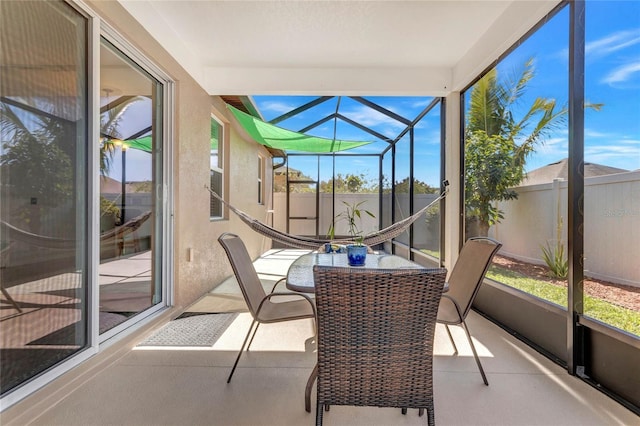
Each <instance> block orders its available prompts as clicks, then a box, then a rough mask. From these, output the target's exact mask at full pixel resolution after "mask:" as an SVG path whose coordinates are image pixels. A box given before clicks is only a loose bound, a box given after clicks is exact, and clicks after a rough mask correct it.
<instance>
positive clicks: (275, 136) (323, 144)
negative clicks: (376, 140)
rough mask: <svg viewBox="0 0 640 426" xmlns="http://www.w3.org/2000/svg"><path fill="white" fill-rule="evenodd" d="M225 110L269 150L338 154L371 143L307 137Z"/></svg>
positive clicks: (238, 112) (233, 110)
mask: <svg viewBox="0 0 640 426" xmlns="http://www.w3.org/2000/svg"><path fill="white" fill-rule="evenodd" d="M227 108H229V110H230V111H231V112H232V113H233V115H234V116H235V117H236V119H237V120H238V123H240V125H241V126H242V127H243V128H244V129H245V130H246V131H247V133H248V134H249V136H251V137H252V138H253V139H254V140H255V141H256V142H258V143H259V144H261V145H264V146H268V147H270V148H275V149H281V150H284V151H301V152H314V153H321V152H338V151H345V150H347V149H352V148H356V147H359V146H362V145H366V144H369V143H371V141H367V142H356V141H342V140H333V139H327V138H320V137H317V136H309V135H305V134H303V133H297V132H293V131H291V130H287V129H283V128H281V127H278V126H274V125H273V124H269V123H265V122H264V121H262V120H260V119H258V118H256V117H253V116H251V115H249V114H246V113H244V112H242V111H240V110H239V109H237V108H234V107H232V106H231V105H227Z"/></svg>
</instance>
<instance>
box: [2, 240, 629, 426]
mask: <svg viewBox="0 0 640 426" xmlns="http://www.w3.org/2000/svg"><path fill="white" fill-rule="evenodd" d="M303 252H304V251H300V250H271V251H268V252H267V253H265V255H263V256H262V257H261V258H259V259H257V260H256V262H255V265H256V269H257V270H258V272H259V273H260V274H261V277H262V278H263V281H264V283H265V287H269V288H270V285H271V284H272V283H273V282H274V281H276V280H277V279H278V278H280V277H281V276H282V275H283V274H285V273H286V271H287V268H288V265H289V264H290V263H291V261H293V259H295V258H296V257H297V256H299V255H300V254H301V253H303ZM238 295H239V289H238V287H237V284H236V283H235V280H234V279H233V278H231V279H228V280H227V281H225V282H224V283H223V284H221V285H220V286H219V287H218V288H216V289H215V290H214V291H213V292H211V293H210V294H208V295H206V296H205V297H204V298H202V299H201V300H200V301H199V302H197V303H196V304H194V305H193V306H192V307H191V308H189V309H187V311H188V312H229V311H231V312H233V311H243V308H242V303H241V302H239V296H238ZM250 321H251V317H250V316H249V314H248V313H246V312H240V313H239V314H238V316H237V317H236V318H235V320H234V321H233V323H231V325H230V326H229V327H228V328H227V329H226V331H225V332H224V333H223V334H222V335H221V336H220V337H219V338H218V340H217V341H216V342H215V344H213V346H209V347H154V348H149V347H145V348H141V347H135V348H133V349H132V350H130V351H128V352H127V353H126V354H125V355H124V356H123V357H121V358H119V359H118V360H117V361H116V362H114V363H112V364H111V365H109V366H107V367H106V368H103V369H100V370H99V372H98V373H97V374H96V375H95V376H94V377H92V378H91V379H90V380H88V381H85V382H84V383H82V384H80V385H79V386H77V387H76V388H75V389H74V390H73V391H72V392H71V393H69V394H68V395H66V397H65V398H64V399H62V400H61V401H60V402H59V403H58V404H56V405H55V406H53V407H52V408H49V409H47V410H45V411H42V412H40V413H39V415H38V417H37V418H35V419H33V418H30V419H25V418H24V417H25V416H22V417H21V416H19V415H12V416H11V417H12V418H8V419H7V418H5V419H3V422H2V423H3V424H7V425H9V424H33V425H106V424H111V425H114V424H118V425H201V424H202V425H203V424H210V425H304V424H309V425H310V424H314V421H315V411H314V410H315V392H314V394H313V395H312V401H314V404H313V407H312V411H313V412H312V413H311V414H309V413H306V412H305V411H304V387H305V383H306V380H307V377H308V375H309V373H310V372H311V369H312V368H313V365H314V363H315V352H314V347H315V345H314V342H313V338H312V337H313V330H312V322H311V321H310V320H300V321H294V322H289V323H282V324H268V325H261V326H260V329H259V331H258V334H257V335H256V338H255V340H254V342H253V345H252V348H251V352H249V353H245V354H244V355H243V357H242V359H241V360H240V363H239V366H238V369H237V370H236V373H235V375H234V377H233V381H232V382H231V383H230V384H227V383H226V378H227V375H228V373H229V370H230V367H231V365H232V364H233V361H234V359H235V356H236V354H237V350H238V349H239V347H240V345H241V343H242V339H243V338H244V335H245V334H246V330H247V329H248V327H249V324H250ZM468 324H469V327H470V329H471V332H472V334H473V336H474V338H475V340H476V342H477V348H478V350H479V355H480V356H481V358H482V363H483V365H484V368H485V371H486V373H487V378H488V380H489V384H490V385H489V386H488V387H487V386H484V384H483V383H482V379H481V377H480V374H479V373H478V370H477V367H476V365H475V362H474V359H473V356H472V354H471V351H470V348H469V346H468V345H466V344H465V343H466V338H465V336H464V332H463V331H462V329H460V328H458V327H452V331H453V332H454V338H455V340H456V344H457V345H458V349H459V351H460V353H459V355H458V356H452V352H453V350H452V347H451V344H450V342H449V340H448V338H447V335H446V332H445V329H444V328H443V327H442V326H440V325H438V327H437V330H436V349H435V359H434V386H435V388H434V389H435V415H436V422H437V423H438V424H440V425H488V424H491V425H612V424H624V425H630V424H638V422H639V418H638V417H637V416H636V415H635V414H633V413H632V412H631V411H629V410H627V409H626V408H624V407H622V406H621V405H619V404H618V403H616V402H615V401H613V400H611V399H610V398H608V397H607V396H605V395H604V394H602V393H601V392H599V391H597V390H596V389H593V388H592V387H590V386H589V385H587V384H585V383H584V382H582V381H580V380H578V379H577V378H574V377H572V376H569V375H568V374H567V373H566V371H565V370H564V369H562V368H561V367H559V366H558V365H556V364H554V363H553V362H551V361H550V360H548V359H547V358H545V357H544V356H542V355H540V354H538V353H537V352H535V351H533V350H532V349H530V348H529V347H527V346H526V345H525V344H523V343H522V342H520V341H519V340H517V339H515V338H513V337H512V336H510V335H509V334H507V333H506V332H504V331H503V330H502V329H500V328H499V327H497V326H495V325H494V324H492V323H491V322H489V321H487V320H486V319H484V318H483V317H481V316H479V315H477V314H476V313H474V312H472V313H471V314H470V316H469V318H468ZM149 334H150V333H149ZM149 334H146V335H144V336H141V337H140V339H139V341H142V340H144V339H145V338H147V337H148V336H149ZM324 423H325V424H327V425H414V424H421V425H422V424H426V423H427V419H426V416H424V417H418V413H417V410H409V412H408V414H407V415H406V416H403V415H402V414H401V413H400V410H399V409H386V408H370V407H331V411H330V412H328V413H325V416H324Z"/></svg>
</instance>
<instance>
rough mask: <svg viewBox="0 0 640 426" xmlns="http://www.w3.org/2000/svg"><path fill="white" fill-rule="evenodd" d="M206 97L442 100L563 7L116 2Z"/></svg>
mask: <svg viewBox="0 0 640 426" xmlns="http://www.w3.org/2000/svg"><path fill="white" fill-rule="evenodd" d="M119 1H120V3H121V4H122V5H123V6H124V7H125V8H126V9H127V10H128V11H129V13H131V14H132V15H133V16H134V18H135V19H136V20H137V21H139V22H140V23H141V24H142V25H143V26H144V27H145V28H146V30H147V31H149V33H150V34H151V35H152V36H153V37H154V38H156V39H157V40H158V41H159V42H160V43H161V44H162V45H163V46H164V47H165V48H166V49H167V50H168V51H169V53H170V54H171V55H172V56H174V57H175V58H176V59H177V60H178V62H180V63H181V64H182V65H183V66H184V67H185V69H186V70H187V71H188V72H189V73H190V74H191V75H192V76H193V77H194V78H195V79H196V81H197V82H198V83H199V84H200V85H201V86H202V87H203V88H204V89H205V90H206V91H207V92H208V93H209V94H211V95H258V94H272V95H276V94H289V95H292V94H305V95H311V94H315V95H393V96H399V95H405V96H444V95H446V94H448V93H450V92H451V91H452V90H460V89H462V88H464V87H465V86H466V85H468V84H469V82H470V81H471V80H472V79H473V78H475V76H477V75H478V74H479V73H480V72H482V71H483V70H484V69H485V68H486V67H487V66H489V65H490V64H491V63H492V62H493V61H495V60H496V59H497V58H498V57H499V56H500V54H502V53H503V52H504V51H505V50H506V49H508V48H509V47H510V46H511V45H512V44H513V43H515V42H516V41H517V40H518V39H519V38H521V37H522V35H523V34H525V33H526V32H527V31H528V30H529V29H530V28H531V27H533V26H534V25H535V24H536V23H537V22H538V21H539V20H540V19H541V18H542V17H543V16H544V15H545V14H547V13H548V12H549V11H550V10H551V9H553V7H555V5H557V4H558V3H559V0H532V1H527V0H515V1H513V0H489V1H487V0H472V1H457V0H449V1H431V0H427V1H202V0H199V1H186V0H181V1H156V0H119Z"/></svg>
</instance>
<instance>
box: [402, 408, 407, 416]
mask: <svg viewBox="0 0 640 426" xmlns="http://www.w3.org/2000/svg"><path fill="white" fill-rule="evenodd" d="M401 412H402V415H404V416H406V415H407V409H406V407H405V408H402V410H401Z"/></svg>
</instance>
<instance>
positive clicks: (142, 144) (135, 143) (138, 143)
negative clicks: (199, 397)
mask: <svg viewBox="0 0 640 426" xmlns="http://www.w3.org/2000/svg"><path fill="white" fill-rule="evenodd" d="M123 142H124V143H125V144H127V146H128V147H129V148H133V149H139V150H140V151H146V152H151V136H145V137H143V138H138V139H128V140H126V141H123Z"/></svg>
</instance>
